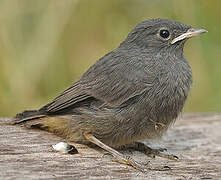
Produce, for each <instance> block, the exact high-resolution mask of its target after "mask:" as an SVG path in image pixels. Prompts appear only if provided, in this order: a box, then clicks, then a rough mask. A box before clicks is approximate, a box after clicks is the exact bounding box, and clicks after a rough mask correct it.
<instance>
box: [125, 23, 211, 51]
mask: <svg viewBox="0 0 221 180" xmlns="http://www.w3.org/2000/svg"><path fill="white" fill-rule="evenodd" d="M205 32H207V31H206V30H205V29H194V28H192V27H191V26H189V25H186V24H183V23H180V22H177V21H173V20H168V19H151V20H146V21H143V22H141V23H139V24H137V25H136V26H135V28H134V29H133V30H132V31H131V32H130V33H129V35H128V37H127V38H126V40H125V41H124V42H123V43H122V44H121V46H122V45H123V46H125V47H127V48H130V49H133V48H138V49H140V50H143V51H151V52H152V51H160V50H161V49H164V50H165V49H167V50H171V51H172V50H175V51H180V50H181V51H183V46H184V43H185V42H186V40H187V39H189V38H191V37H193V36H197V35H199V34H202V33H205Z"/></svg>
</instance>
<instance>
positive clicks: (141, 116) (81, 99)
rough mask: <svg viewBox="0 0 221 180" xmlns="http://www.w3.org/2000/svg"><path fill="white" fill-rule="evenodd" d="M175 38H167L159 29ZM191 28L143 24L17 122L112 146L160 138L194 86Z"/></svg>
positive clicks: (159, 21)
mask: <svg viewBox="0 0 221 180" xmlns="http://www.w3.org/2000/svg"><path fill="white" fill-rule="evenodd" d="M162 29H163V30H167V31H168V32H169V33H170V35H169V37H168V38H166V39H163V38H162V37H160V35H159V33H160V30H162ZM189 29H191V26H188V25H185V24H182V23H180V22H176V21H172V20H166V19H153V20H147V21H144V22H142V23H139V24H138V25H137V26H136V27H135V28H134V29H133V30H132V31H131V32H130V33H129V35H128V36H127V38H126V39H125V41H123V42H122V43H121V44H120V46H119V47H118V48H116V49H115V50H113V51H112V52H110V53H108V54H107V55H105V56H104V57H103V58H101V59H100V60H99V61H98V62H97V63H96V64H94V65H93V66H92V67H91V68H89V70H88V71H87V72H85V73H84V74H83V76H82V77H81V78H80V80H79V81H77V82H76V83H75V84H74V85H73V86H71V87H70V88H68V89H67V90H66V91H64V92H63V93H62V94H61V95H60V96H58V97H57V98H55V99H54V100H53V101H52V102H51V103H49V104H47V105H46V106H44V107H42V108H41V109H40V110H38V111H34V112H31V113H30V112H29V111H26V112H24V113H22V114H19V115H17V117H16V118H15V119H14V123H15V124H16V123H17V124H18V123H24V124H25V125H27V126H29V127H33V126H35V127H36V126H37V127H40V128H42V129H47V130H49V131H51V132H53V133H56V134H58V135H60V136H63V137H64V138H67V139H69V140H72V141H80V142H83V141H85V138H84V136H83V134H84V133H85V132H86V133H90V134H92V135H94V136H95V137H96V138H98V139H99V140H101V141H102V142H103V143H105V144H107V145H110V146H112V147H117V146H121V145H126V144H130V143H133V142H135V141H138V140H143V139H152V138H159V137H161V136H162V135H163V133H164V132H166V130H167V129H168V127H169V126H170V125H171V123H173V122H174V121H175V120H176V118H177V117H178V115H179V113H180V112H181V111H182V108H183V106H184V103H185V100H186V98H187V96H188V92H189V89H190V87H191V84H192V73H191V68H190V66H189V64H188V63H187V61H186V59H185V58H184V56H183V47H184V43H185V41H186V39H187V38H185V39H183V40H179V41H177V42H175V43H174V44H172V43H171V41H172V40H173V39H174V38H176V37H178V36H180V35H182V34H184V33H186V32H187V31H188V30H189Z"/></svg>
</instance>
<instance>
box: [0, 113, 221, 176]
mask: <svg viewBox="0 0 221 180" xmlns="http://www.w3.org/2000/svg"><path fill="white" fill-rule="evenodd" d="M8 121H9V119H8V118H1V119H0V123H1V124H0V142H1V143H0V179H4V180H5V179H221V114H192V115H185V116H184V117H183V118H182V119H180V120H178V121H177V122H176V124H175V126H174V127H173V128H172V129H171V130H170V131H169V132H168V134H167V135H166V136H165V138H164V140H162V142H161V143H158V144H159V145H164V147H166V148H167V149H168V150H169V152H172V153H174V154H176V155H178V156H179V157H180V160H179V161H170V160H167V159H162V158H159V157H156V158H155V159H150V158H149V157H147V156H145V155H144V154H142V153H139V152H137V151H123V153H124V154H128V155H130V156H131V157H133V158H134V159H136V160H137V161H140V162H142V163H146V162H148V161H150V162H151V164H152V166H164V165H167V166H169V167H171V168H172V169H171V170H169V171H148V172H146V173H142V172H139V171H137V170H135V169H133V168H132V167H129V166H126V165H121V164H118V163H116V162H113V161H111V157H110V156H104V155H103V154H104V152H103V151H102V150H100V149H92V148H89V147H87V146H85V145H80V144H74V145H75V147H76V148H77V149H78V150H79V154H75V155H66V154H59V153H56V152H54V151H53V150H52V148H51V145H53V144H56V143H58V142H60V141H62V139H61V138H59V137H57V136H55V135H52V134H49V133H47V132H44V131H40V130H28V129H25V128H23V127H19V126H9V125H3V124H2V123H4V122H8Z"/></svg>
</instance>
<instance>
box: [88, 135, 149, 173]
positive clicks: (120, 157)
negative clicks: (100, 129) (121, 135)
mask: <svg viewBox="0 0 221 180" xmlns="http://www.w3.org/2000/svg"><path fill="white" fill-rule="evenodd" d="M84 137H85V138H86V139H87V140H88V141H90V142H92V143H94V144H96V145H97V146H99V147H101V148H102V149H104V150H106V151H108V152H109V153H111V154H112V155H113V156H114V157H115V158H116V159H117V162H119V163H122V164H126V165H129V166H132V167H134V168H135V169H138V170H140V171H145V168H143V167H142V166H141V165H140V164H139V163H137V162H136V161H134V160H133V159H132V158H130V157H129V156H125V155H123V154H121V153H120V152H118V151H116V150H115V149H113V148H111V147H109V146H107V145H106V144H104V143H102V142H101V141H100V140H98V139H97V138H96V137H94V136H93V135H91V134H87V133H85V134H84Z"/></svg>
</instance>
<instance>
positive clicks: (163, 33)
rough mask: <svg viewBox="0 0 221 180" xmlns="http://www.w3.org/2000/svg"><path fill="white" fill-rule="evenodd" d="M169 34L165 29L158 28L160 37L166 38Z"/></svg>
mask: <svg viewBox="0 0 221 180" xmlns="http://www.w3.org/2000/svg"><path fill="white" fill-rule="evenodd" d="M169 36H170V32H169V31H168V30H166V29H162V30H160V37H162V38H163V39H167V38H168V37H169Z"/></svg>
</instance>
